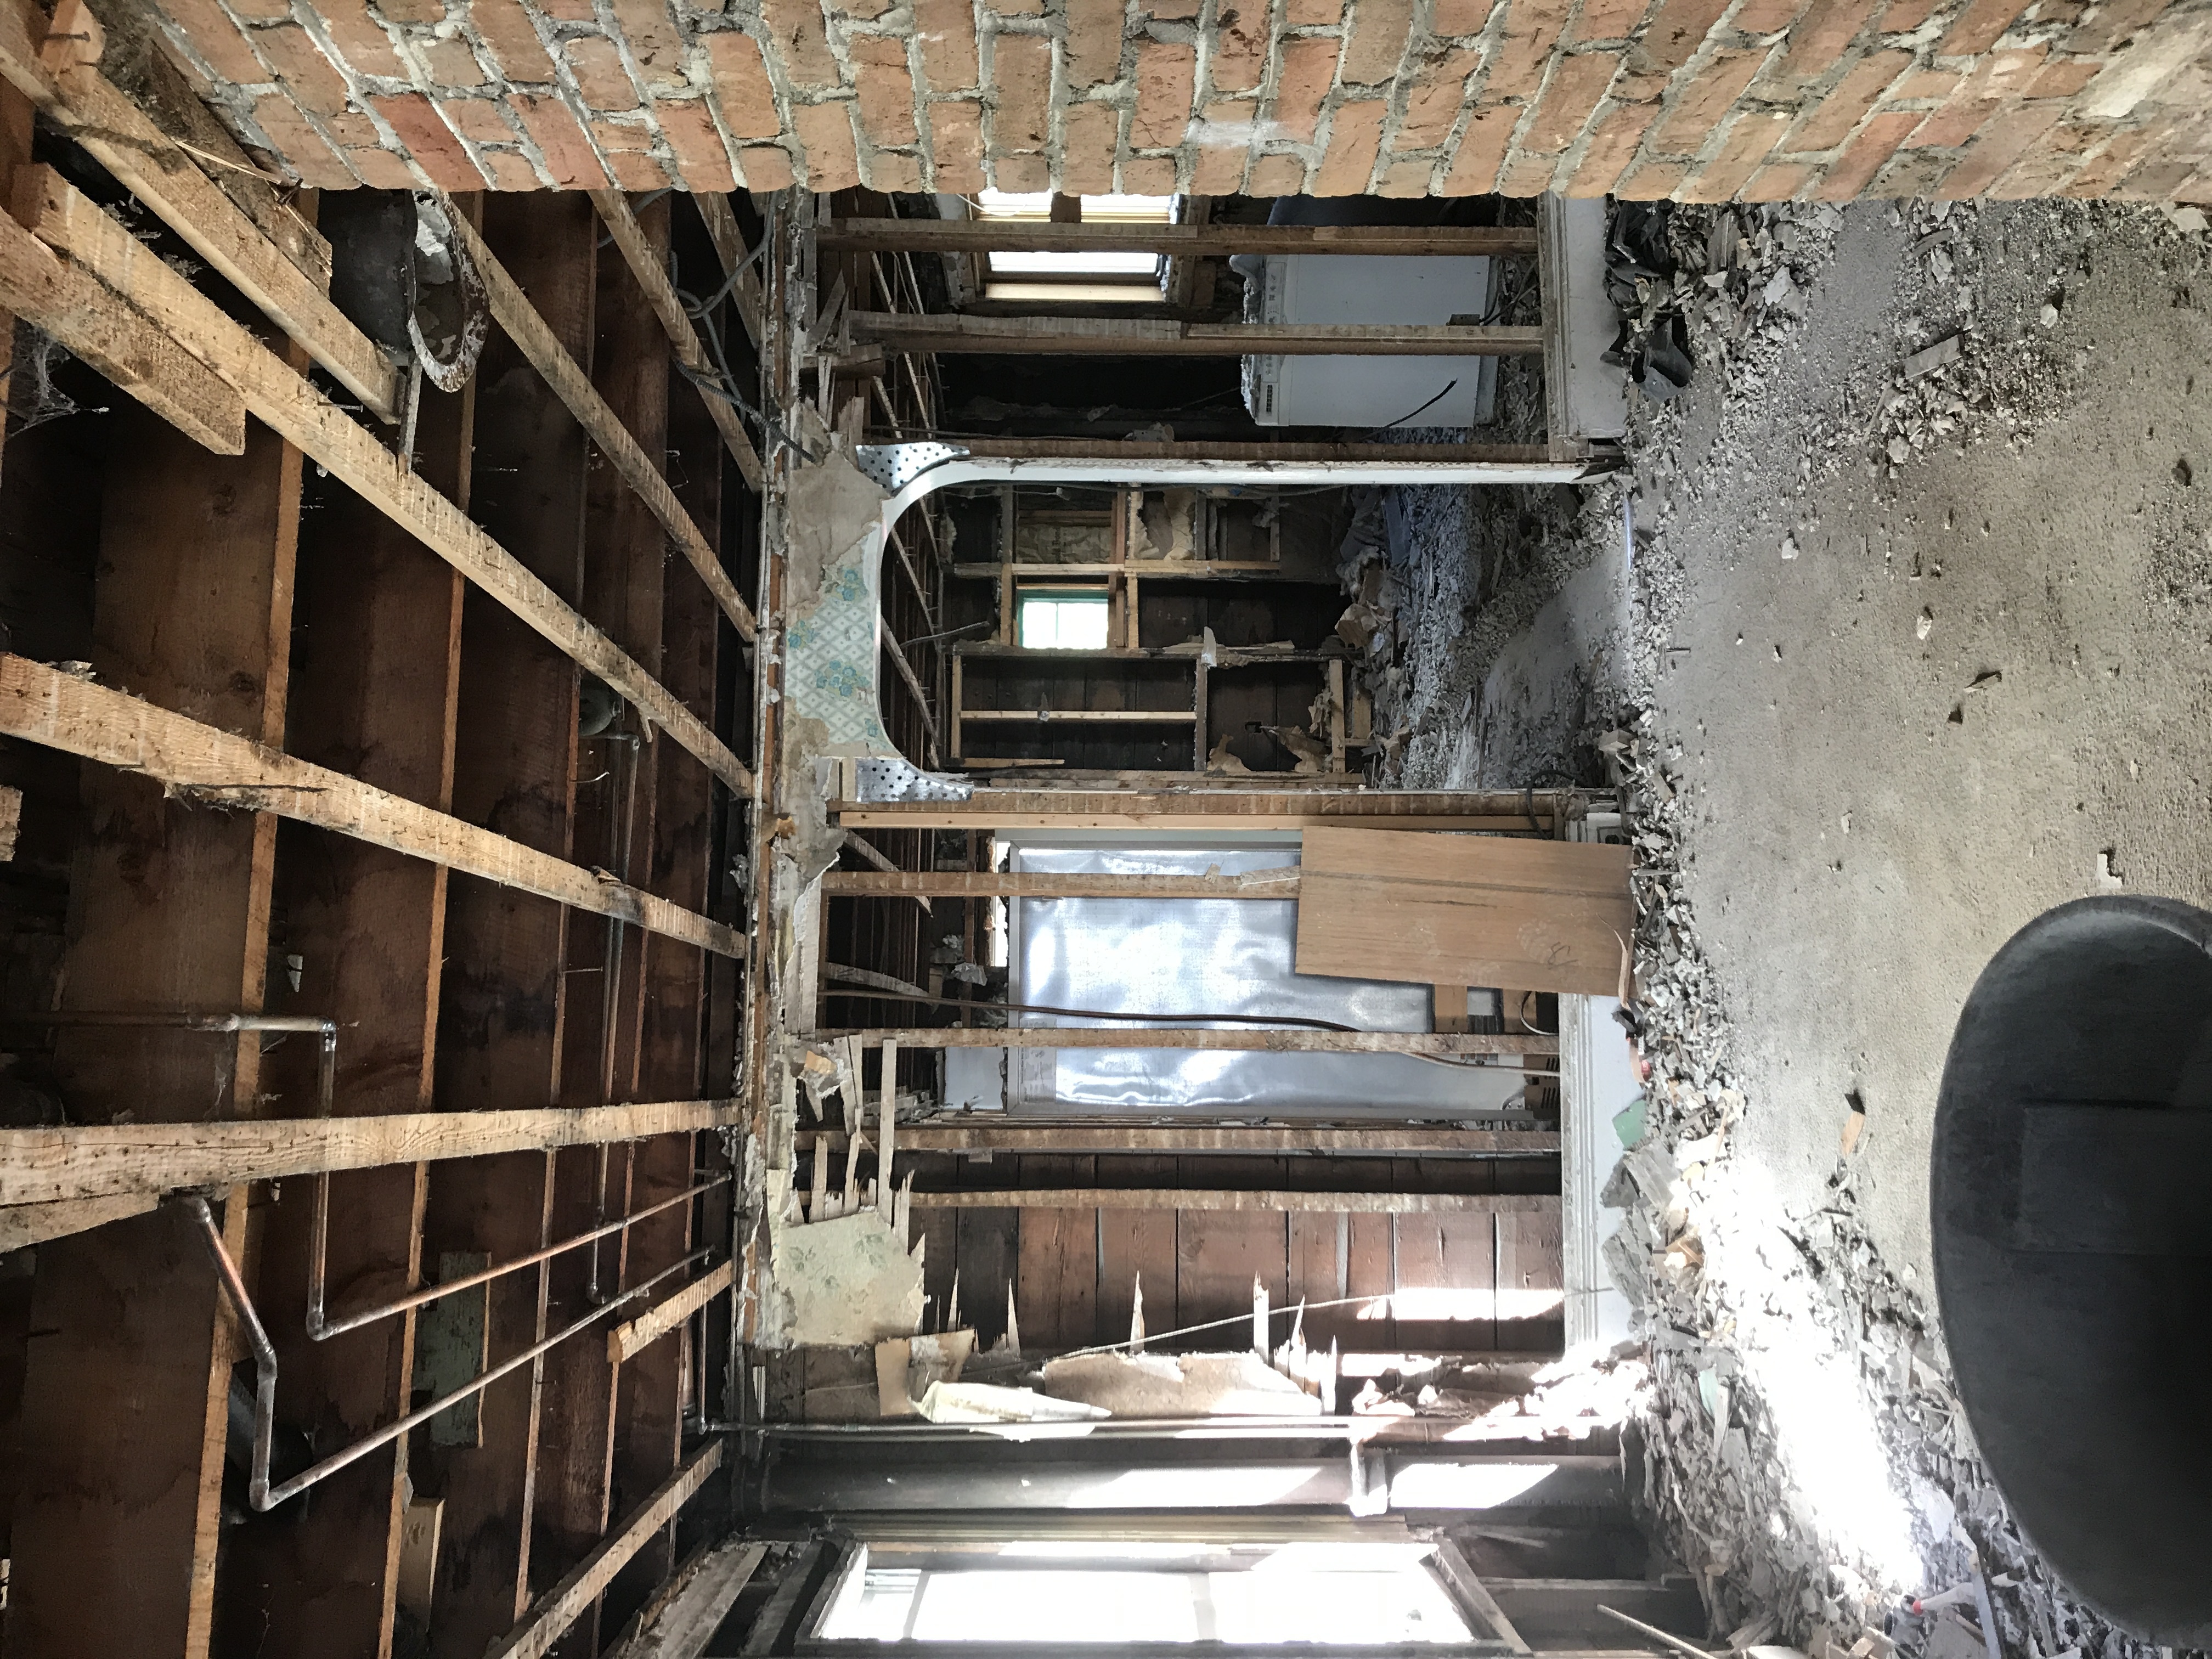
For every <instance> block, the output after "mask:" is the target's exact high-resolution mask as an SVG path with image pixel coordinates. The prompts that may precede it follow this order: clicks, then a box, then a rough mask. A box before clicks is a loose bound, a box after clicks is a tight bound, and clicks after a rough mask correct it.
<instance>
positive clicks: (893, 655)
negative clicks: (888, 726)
mask: <svg viewBox="0 0 2212 1659" xmlns="http://www.w3.org/2000/svg"><path fill="white" fill-rule="evenodd" d="M876 637H877V639H878V641H881V642H882V645H883V647H884V655H885V656H887V657H889V658H890V659H891V666H892V667H894V668H896V669H897V670H898V675H899V678H901V679H902V680H904V681H905V682H906V689H907V690H908V691H910V692H911V693H913V694H914V706H915V709H916V710H918V711H919V712H920V714H921V728H922V730H923V731H925V732H928V733H929V744H930V748H931V749H932V750H935V749H936V747H937V741H938V739H937V716H936V715H934V714H931V713H930V712H929V695H928V693H927V692H926V691H924V690H922V689H921V680H920V679H919V678H917V677H916V676H915V671H914V665H913V664H912V663H910V662H908V660H907V658H906V651H905V649H904V647H902V646H901V645H900V644H899V642H898V636H897V635H895V634H893V633H892V632H891V630H890V624H889V623H884V624H883V625H882V626H880V627H878V629H877V630H876ZM931 759H932V761H933V762H934V760H935V756H934V754H933V755H932V757H931Z"/></svg>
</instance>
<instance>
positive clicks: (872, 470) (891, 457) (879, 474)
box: [853, 443, 968, 495]
mask: <svg viewBox="0 0 2212 1659" xmlns="http://www.w3.org/2000/svg"><path fill="white" fill-rule="evenodd" d="M967 453H968V452H967V451H966V450H964V449H962V448H959V447H957V446H955V445H952V444H937V443H920V444H856V445H854V447H853V459H854V461H856V462H858V463H859V464H860V471H863V472H865V473H866V474H867V475H868V477H871V478H872V479H874V480H875V481H876V483H878V484H880V485H882V486H883V488H884V489H885V490H886V491H887V492H888V493H890V494H891V495H897V494H898V493H899V491H900V490H902V489H905V488H906V487H907V486H908V484H910V483H913V482H914V481H915V479H916V478H918V477H921V475H922V474H923V473H925V472H927V471H929V469H930V468H932V467H933V466H942V465H944V464H945V462H947V461H957V460H958V459H960V458H961V457H962V456H963V455H965V454H967Z"/></svg>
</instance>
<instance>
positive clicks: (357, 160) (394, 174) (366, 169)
mask: <svg viewBox="0 0 2212 1659" xmlns="http://www.w3.org/2000/svg"><path fill="white" fill-rule="evenodd" d="M345 158H346V165H347V166H349V167H351V168H352V169H353V170H354V171H355V172H356V173H359V174H360V175H361V181H362V183H363V184H365V185H368V187H369V188H370V189H371V190H413V189H415V188H416V179H415V175H414V173H411V172H410V171H409V169H408V166H407V163H406V161H404V159H402V158H401V157H399V156H397V155H393V154H392V152H391V151H390V150H388V149H377V148H375V147H374V146H371V147H369V148H367V149H349V150H348V151H347V152H346V153H345Z"/></svg>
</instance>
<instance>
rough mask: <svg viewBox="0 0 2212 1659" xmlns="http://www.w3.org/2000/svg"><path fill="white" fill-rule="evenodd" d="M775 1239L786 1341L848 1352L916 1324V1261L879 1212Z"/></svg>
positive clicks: (783, 1230)
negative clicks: (845, 1349)
mask: <svg viewBox="0 0 2212 1659" xmlns="http://www.w3.org/2000/svg"><path fill="white" fill-rule="evenodd" d="M773 1237H774V1245H773V1255H772V1261H773V1265H774V1282H775V1289H776V1294H777V1296H778V1298H779V1299H780V1301H781V1304H782V1310H783V1313H784V1316H785V1336H786V1338H787V1340H788V1341H790V1342H792V1343H793V1344H815V1345H820V1346H829V1347H849V1346H855V1345H858V1344H861V1343H875V1342H879V1341H881V1340H883V1339H884V1338H885V1337H891V1336H910V1335H912V1334H914V1332H915V1330H916V1329H917V1328H919V1327H920V1326H921V1315H922V1306H923V1303H922V1289H921V1262H919V1261H915V1259H914V1258H913V1256H911V1255H908V1253H907V1252H906V1251H905V1250H903V1249H901V1248H900V1247H899V1242H898V1236H897V1234H896V1232H894V1231H892V1229H891V1225H890V1220H889V1219H888V1218H886V1217H885V1216H884V1213H883V1212H881V1211H880V1210H876V1209H867V1210H860V1211H857V1212H854V1213H853V1214H851V1215H843V1216H839V1217H837V1218H835V1219H834V1220H829V1221H818V1222H814V1223H811V1224H810V1225H805V1226H791V1225H778V1226H776V1227H775V1229H774V1231H773Z"/></svg>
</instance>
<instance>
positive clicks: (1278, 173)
mask: <svg viewBox="0 0 2212 1659" xmlns="http://www.w3.org/2000/svg"><path fill="white" fill-rule="evenodd" d="M1245 188H1246V190H1247V191H1249V192H1250V193H1251V194H1252V195H1254V196H1257V197H1268V196H1302V195H1304V193H1305V188H1306V164H1305V163H1304V161H1300V160H1299V159H1298V158H1297V156H1295V155H1262V156H1261V158H1260V159H1259V160H1258V161H1255V162H1253V163H1252V178H1251V182H1250V183H1249V184H1248V185H1246V186H1245Z"/></svg>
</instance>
